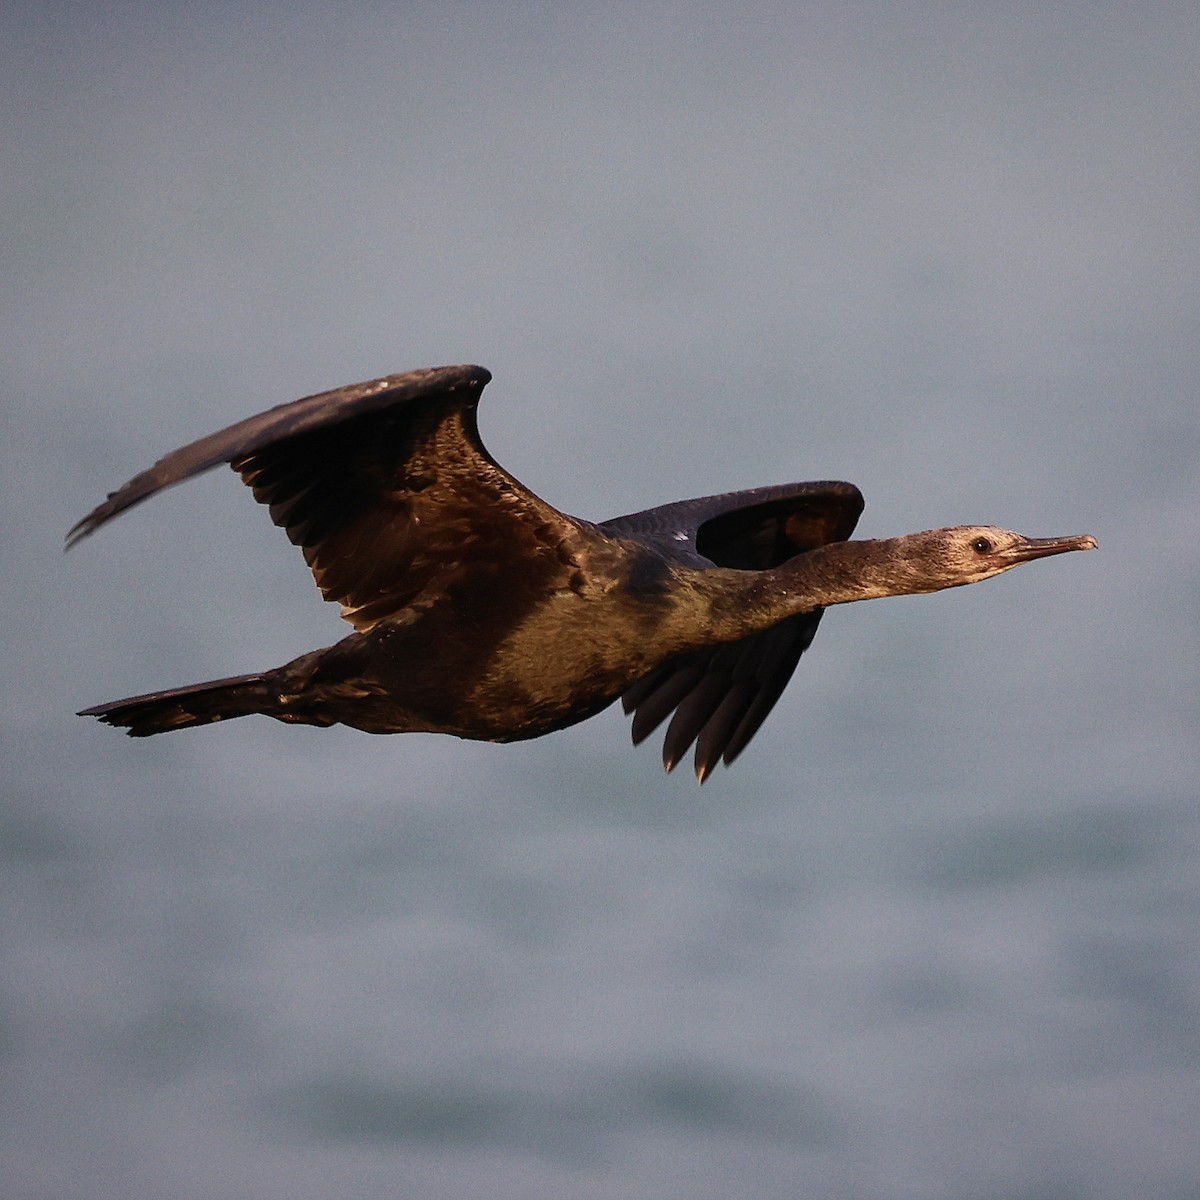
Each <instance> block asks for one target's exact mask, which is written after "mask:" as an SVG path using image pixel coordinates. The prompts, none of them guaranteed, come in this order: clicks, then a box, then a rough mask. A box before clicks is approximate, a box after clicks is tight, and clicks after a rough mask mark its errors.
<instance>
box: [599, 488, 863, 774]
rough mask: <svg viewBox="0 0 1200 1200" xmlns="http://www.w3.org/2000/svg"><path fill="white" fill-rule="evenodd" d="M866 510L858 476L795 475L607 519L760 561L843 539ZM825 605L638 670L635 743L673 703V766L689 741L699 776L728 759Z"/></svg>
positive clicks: (744, 564)
mask: <svg viewBox="0 0 1200 1200" xmlns="http://www.w3.org/2000/svg"><path fill="white" fill-rule="evenodd" d="M862 510H863V499H862V495H861V494H860V492H859V490H858V488H856V487H855V486H854V485H853V484H849V483H837V482H832V481H829V482H821V483H795V484H785V485H784V486H782V487H771V488H756V489H754V490H753V491H747V492H729V493H726V494H725V495H721V496H706V497H703V498H702V499H699V500H683V501H679V502H677V503H675V504H666V505H663V506H662V507H661V508H652V509H648V510H647V511H646V512H640V513H633V514H631V515H630V516H626V517H617V518H616V519H615V520H612V521H607V522H605V523H604V526H603V528H604V529H606V530H608V531H609V532H612V533H619V534H623V535H626V536H633V537H637V536H643V537H650V538H654V539H656V540H659V541H663V540H665V541H668V542H670V543H672V544H674V545H676V546H678V547H679V548H680V549H681V550H683V551H684V552H689V551H690V552H692V553H694V554H697V555H699V556H700V557H702V558H706V559H708V560H709V561H710V562H712V563H713V564H714V565H716V566H719V567H732V568H735V569H737V570H743V571H762V570H768V569H770V568H772V567H777V566H779V565H780V564H781V563H784V562H786V561H787V560H788V559H789V558H792V557H794V556H795V555H797V554H803V553H804V552H805V551H807V550H812V549H814V548H816V547H817V546H824V545H826V544H828V543H829V542H839V541H845V540H846V539H847V538H848V537H849V536H850V534H851V533H853V532H854V526H855V524H857V522H858V518H859V516H860V515H861V513H862ZM823 612H824V609H820V608H817V609H814V610H813V611H812V612H808V613H802V614H800V615H799V616H795V617H789V618H788V619H787V620H785V621H781V622H780V623H779V624H778V625H776V626H774V627H773V628H771V629H768V630H765V631H764V632H762V633H758V634H755V635H753V636H752V637H748V638H743V639H742V640H740V641H737V642H728V643H725V644H723V645H718V646H709V647H705V648H704V649H702V650H695V651H692V652H691V653H689V654H684V655H681V656H680V657H679V658H675V659H672V660H671V661H669V662H667V663H664V664H663V665H662V666H661V667H659V668H657V669H656V670H654V671H652V672H651V673H650V674H649V675H647V676H645V677H644V678H643V679H641V680H639V681H638V682H637V683H635V684H634V685H633V687H631V688H630V689H629V690H628V691H626V693H625V694H624V696H623V697H622V698H621V702H622V704H623V705H624V708H625V711H626V712H627V713H633V714H634V718H633V742H634V745H637V744H638V743H639V742H641V741H642V740H643V739H644V738H646V737H647V736H649V735H650V734H651V733H653V732H654V730H655V729H657V728H658V726H659V725H660V724H662V722H663V721H664V720H666V718H667V717H668V716H670V715H671V714H672V713H674V714H675V715H674V716H673V717H672V719H671V724H670V725H669V726H668V728H667V735H666V739H665V741H664V743H663V762H664V764H665V765H666V768H667V770H668V771H670V770H672V769H673V768H674V766H675V764H676V763H677V762H678V761H679V760H680V759H681V758H682V757H683V756H684V755H685V754H686V753H687V751H688V748H689V747H690V746H691V745H692V743H693V742H695V743H696V756H695V765H696V776H697V778H698V779H699V780H700V782H701V783H703V782H704V780H705V779H706V778H707V777H708V775H709V774H710V773H711V772H712V769H713V768H714V767H715V766H716V765H717V762H718V761H719V760H721V759H724V761H725V764H726V765H727V766H728V765H729V764H730V763H731V762H733V760H734V759H735V758H736V757H737V756H738V755H739V754H740V753H741V752H742V751H743V750H744V749H745V748H746V745H747V744H748V743H749V741H750V739H751V738H752V737H753V736H754V735H755V733H757V732H758V729H759V727H760V726H761V725H762V723H763V721H764V720H766V717H767V714H768V713H769V712H770V711H771V709H772V708H773V707H774V706H775V702H776V701H777V700H778V699H779V697H780V696H781V695H782V693H783V689H784V688H785V687H786V686H787V683H788V680H789V679H791V677H792V672H793V671H795V669H796V664H797V663H798V662H799V661H800V656H801V655H802V654H803V653H804V651H805V650H807V649H808V647H809V646H810V645H811V644H812V640H813V638H814V637H815V636H816V632H817V626H818V625H819V624H820V621H821V614H822V613H823Z"/></svg>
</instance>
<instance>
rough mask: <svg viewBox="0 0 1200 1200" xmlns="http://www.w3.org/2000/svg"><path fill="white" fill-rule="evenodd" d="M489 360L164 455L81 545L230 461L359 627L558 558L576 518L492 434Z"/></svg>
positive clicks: (107, 506)
mask: <svg viewBox="0 0 1200 1200" xmlns="http://www.w3.org/2000/svg"><path fill="white" fill-rule="evenodd" d="M490 378H491V376H490V374H489V373H488V372H487V371H486V370H484V368H482V367H476V366H460V367H436V368H433V369H431V370H424V371H410V372H408V373H407V374H404V375H389V376H386V377H384V378H382V379H375V380H371V381H369V382H367V383H358V384H351V385H350V386H348V387H343V388H337V389H335V390H334V391H330V392H322V393H321V394H319V395H316V396H309V397H306V398H305V399H303V400H297V401H295V402H293V403H291V404H284V405H280V406H279V407H278V408H273V409H270V410H269V411H267V412H264V413H260V414H259V415H258V416H255V417H250V418H249V419H248V420H245V421H241V422H239V423H238V424H236V425H231V426H230V427H229V428H228V429H224V430H222V431H220V432H219V433H214V434H212V435H211V436H209V437H206V438H201V439H200V440H199V441H197V442H193V443H191V445H188V446H184V447H183V448H182V449H180V450H176V451H174V452H173V453H171V454H168V455H166V456H165V457H164V458H161V459H160V460H159V461H158V462H157V463H155V464H154V466H153V467H151V468H150V470H148V471H145V472H143V473H142V474H141V475H137V476H135V477H134V478H133V479H131V480H130V481H129V482H128V483H127V484H125V485H124V487H122V488H119V489H118V490H117V491H116V492H114V493H112V494H111V495H110V496H109V497H108V499H107V500H106V501H105V502H104V503H103V504H101V505H100V506H99V507H98V508H96V509H95V510H94V511H93V512H91V513H89V514H88V515H87V516H86V517H84V518H83V520H82V521H80V522H79V523H78V524H77V525H76V526H75V527H74V528H73V529H72V530H71V532H70V533H69V534H68V538H67V545H68V546H72V545H74V544H75V543H76V542H78V541H80V540H81V539H82V538H85V537H87V536H88V535H89V534H90V533H93V532H94V531H95V530H96V529H98V528H99V527H100V526H101V525H103V524H104V523H105V522H107V521H109V520H111V519H112V518H113V517H115V516H116V515H117V514H118V513H121V512H123V511H124V510H125V509H127V508H130V507H131V506H133V505H134V504H137V503H139V502H140V501H142V500H145V499H146V498H147V497H148V496H151V495H153V494H154V493H155V492H158V491H161V490H162V489H163V488H166V487H170V486H171V485H172V484H175V483H179V482H181V481H182V480H184V479H188V478H190V477H191V476H193V475H197V474H199V473H200V472H202V471H206V470H208V469H209V468H210V467H213V466H216V465H217V464H218V463H222V462H228V463H230V464H231V465H232V466H233V468H234V469H235V470H236V471H237V472H238V473H239V474H240V475H241V477H242V479H243V480H244V481H245V482H246V483H247V484H249V486H250V487H251V488H252V489H253V491H254V496H255V499H257V500H258V501H259V502H260V503H262V504H266V505H268V506H269V509H270V513H271V519H272V520H273V521H274V522H275V524H276V525H279V526H280V527H282V528H283V529H284V530H285V531H286V533H287V535H288V537H289V539H290V540H291V541H292V542H293V543H294V544H295V545H297V546H299V547H300V548H301V549H302V550H303V552H304V557H305V560H306V561H307V562H308V565H309V567H310V568H311V569H312V572H313V575H314V577H315V578H316V581H317V585H318V586H319V587H320V589H321V592H322V593H323V594H324V596H325V598H326V599H327V600H335V601H337V602H338V603H340V604H341V606H342V615H343V616H344V617H346V619H347V620H349V621H350V622H351V623H352V624H353V625H354V627H355V628H356V629H360V630H361V629H367V628H370V627H371V626H372V625H373V624H375V622H377V621H378V620H379V619H380V618H381V617H384V616H387V615H389V614H391V613H394V612H396V611H397V610H398V609H400V608H402V607H404V606H405V605H408V604H413V603H418V604H420V603H424V602H426V601H428V602H432V601H434V600H436V598H437V597H439V596H441V595H444V594H445V592H446V591H447V590H448V589H449V588H451V587H453V585H454V583H455V581H456V580H459V579H462V578H464V577H465V576H467V575H471V576H472V577H475V578H478V577H479V576H480V575H482V574H488V573H495V574H497V575H498V574H499V572H500V570H501V569H502V563H504V562H508V563H511V562H513V561H520V560H522V559H523V558H526V557H528V556H535V557H541V556H551V557H552V556H553V554H554V548H555V546H556V545H557V543H558V541H559V540H560V539H561V538H562V537H565V536H567V535H568V534H569V533H570V531H571V529H572V528H573V526H572V525H571V522H570V521H569V519H568V518H566V517H565V516H563V515H562V514H561V513H559V512H557V511H556V510H555V509H553V508H551V507H550V506H549V505H548V504H545V503H544V502H543V501H541V500H539V499H538V498H537V497H536V496H534V495H533V494H532V493H531V492H529V491H528V490H527V489H526V488H525V487H523V486H522V485H521V484H520V483H518V482H517V480H515V479H514V478H513V477H512V476H511V475H509V474H508V473H507V472H505V471H504V470H503V469H502V468H501V467H500V466H498V465H497V463H496V462H495V461H494V460H493V459H492V457H491V456H490V455H489V454H488V452H487V451H486V450H485V449H484V446H483V443H482V442H481V441H480V439H479V430H478V427H477V425H476V421H475V409H476V406H477V405H478V403H479V397H480V394H481V393H482V391H483V388H484V386H485V385H486V384H487V382H488V380H489V379H490Z"/></svg>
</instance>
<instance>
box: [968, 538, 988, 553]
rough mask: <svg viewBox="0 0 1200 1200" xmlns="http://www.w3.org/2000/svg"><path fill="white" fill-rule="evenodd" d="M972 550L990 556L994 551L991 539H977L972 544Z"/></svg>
mask: <svg viewBox="0 0 1200 1200" xmlns="http://www.w3.org/2000/svg"><path fill="white" fill-rule="evenodd" d="M971 549H972V550H976V551H978V553H980V554H990V553H991V552H992V549H993V546H992V541H991V538H985V537H977V538H976V539H975V540H974V541H973V542H972V543H971Z"/></svg>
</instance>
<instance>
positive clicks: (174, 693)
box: [78, 675, 278, 737]
mask: <svg viewBox="0 0 1200 1200" xmlns="http://www.w3.org/2000/svg"><path fill="white" fill-rule="evenodd" d="M277 705H278V701H277V700H276V698H275V695H274V693H273V692H272V691H271V689H270V687H269V686H268V684H267V679H266V676H265V675H234V676H232V677H231V678H229V679H213V680H211V681H210V682H208V683H194V684H192V685H191V686H190V687H181V688H172V689H171V690H170V691H166V692H150V693H149V694H147V695H145V696H129V697H128V698H126V699H124V700H110V701H109V702H108V703H107V704H97V705H96V706H95V707H94V708H85V709H84V710H83V711H82V712H80V713H79V714H78V715H79V716H81V717H97V718H98V719H99V720H101V721H103V722H104V723H105V724H107V725H115V726H117V727H118V728H121V729H126V730H128V731H129V736H130V737H150V736H152V735H153V734H156V733H167V732H169V731H170V730H172V729H190V728H191V727H192V726H193V725H211V724H212V723H213V722H215V721H228V720H230V719H231V718H233V717H245V716H249V715H250V714H251V713H266V714H268V715H270V714H272V713H273V712H274V711H275V710H276V708H277Z"/></svg>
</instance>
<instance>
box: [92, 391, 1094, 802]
mask: <svg viewBox="0 0 1200 1200" xmlns="http://www.w3.org/2000/svg"><path fill="white" fill-rule="evenodd" d="M489 378H490V376H489V375H488V373H487V372H486V371H485V370H483V368H480V367H442V368H436V369H434V370H431V371H415V372H410V373H409V374H407V375H399V376H389V377H387V378H384V379H380V380H374V381H371V382H369V383H365V384H357V385H352V386H350V387H347V388H341V389H338V390H337V391H334V392H327V393H322V394H321V395H318V396H311V397H307V398H306V399H304V400H299V401H296V402H295V403H293V404H290V405H283V406H280V407H279V408H275V409H271V410H269V411H268V412H266V413H263V414H261V415H259V416H257V417H252V418H250V419H249V420H247V421H243V422H241V423H239V424H238V425H234V426H231V427H230V428H229V429H227V430H223V431H221V432H220V433H217V434H213V435H212V436H211V437H208V438H204V439H201V440H200V441H199V442H195V443H192V444H191V445H189V446H185V447H183V448H182V449H181V450H178V451H175V452H174V453H173V454H169V455H167V456H166V457H165V458H163V459H161V460H160V461H159V462H158V463H157V464H155V466H154V467H153V468H151V469H150V470H149V471H147V472H144V473H143V474H142V475H139V476H137V477H135V478H134V479H132V480H130V482H129V483H127V484H126V485H125V486H124V487H122V488H121V489H119V490H118V491H117V492H115V493H113V494H112V495H111V496H110V497H109V498H108V500H107V501H106V502H105V503H104V504H102V505H100V506H99V507H98V508H97V509H96V510H95V511H94V512H92V513H91V514H89V515H88V516H87V517H85V518H84V519H83V521H81V522H80V523H79V524H78V525H77V526H76V527H75V528H74V529H73V530H72V532H71V535H70V543H71V544H73V543H74V542H75V541H78V540H79V539H80V538H82V537H85V536H86V535H87V534H89V533H91V532H92V531H93V530H94V529H96V528H97V527H98V526H100V525H101V524H103V523H104V522H105V521H107V520H109V519H111V518H112V517H114V516H116V515H117V514H118V513H119V512H121V511H123V510H124V509H126V508H128V507H130V506H131V505H133V504H136V503H138V502H139V501H140V500H142V499H145V498H146V497H147V496H149V495H152V494H153V493H154V492H156V491H158V490H160V489H161V488H164V487H167V486H170V485H171V484H173V483H176V482H179V481H180V480H183V479H185V478H188V477H189V476H191V475H194V474H197V473H198V472H200V471H203V470H206V469H208V468H209V467H211V466H214V465H216V464H217V463H220V462H231V463H232V465H233V466H234V468H235V470H237V471H238V472H239V473H240V474H241V475H242V478H243V479H244V480H245V482H246V483H248V484H249V485H250V486H251V487H252V488H253V489H254V493H255V496H256V498H257V499H258V500H260V501H261V502H262V503H265V504H267V505H269V507H270V511H271V516H272V519H273V520H274V521H275V522H276V524H279V525H281V526H283V527H284V529H285V530H286V531H287V533H288V536H289V537H290V538H291V540H292V541H293V542H294V543H296V544H297V545H299V546H301V548H302V549H303V551H304V554H305V558H306V559H307V561H308V563H309V565H310V567H311V568H312V570H313V573H314V575H315V577H316V580H317V583H318V585H319V586H320V588H321V590H322V592H323V593H324V594H325V596H326V598H327V599H332V600H337V601H339V602H340V603H341V605H342V612H343V616H345V617H346V619H347V620H348V621H350V622H351V624H352V625H354V627H355V632H354V633H353V634H351V635H350V636H349V637H347V638H345V639H343V640H342V641H340V642H338V643H336V644H335V645H333V646H330V647H327V648H325V649H322V650H316V651H313V652H311V653H309V654H305V655H302V656H301V657H300V658H297V659H295V660H294V661H293V662H291V663H288V664H286V665H285V666H282V667H279V668H276V669H274V670H271V671H266V672H263V673H260V674H254V675H247V676H239V677H236V678H234V679H228V680H217V681H213V682H212V683H208V684H198V685H194V686H193V687H189V688H179V689H174V690H172V691H168V692H158V693H153V694H150V695H147V696H141V697H132V698H130V699H128V700H121V701H115V702H113V703H111V704H105V705H100V706H98V707H96V708H93V709H88V710H85V715H93V716H98V717H100V719H101V720H105V721H107V722H109V723H111V724H114V725H119V726H123V727H126V728H128V730H129V732H130V733H131V734H134V735H135V736H141V735H148V734H153V733H160V732H164V731H166V730H169V729H176V728H184V727H187V726H190V725H198V724H207V723H210V722H213V721H217V720H221V719H225V718H228V717H235V716H243V715H248V714H250V713H264V714H266V715H269V716H272V717H275V718H276V719H278V720H282V721H288V722H296V723H302V724H310V725H332V724H337V723H340V724H345V725H351V726H354V727H355V728H358V729H362V730H366V731H367V732H370V733H404V732H417V731H425V732H434V733H449V734H454V735H456V736H459V737H464V738H473V739H480V740H490V741H513V740H517V739H521V738H531V737H538V736H540V735H541V734H544V733H549V732H551V731H552V730H555V729H561V728H563V727H565V726H567V725H571V724H574V723H575V722H577V721H581V720H584V719H585V718H587V717H590V716H592V715H594V714H595V713H597V712H599V711H600V710H601V709H603V708H605V707H606V706H607V705H608V704H610V703H611V702H612V701H613V700H615V699H616V698H617V697H619V696H623V697H624V699H625V707H626V709H627V711H636V715H635V719H634V739H635V741H640V740H641V738H643V737H645V736H646V734H648V733H649V732H651V730H653V729H654V728H655V727H656V726H657V725H658V724H659V723H660V722H661V721H662V720H663V719H665V717H667V716H668V715H670V714H672V713H674V718H673V720H672V723H671V727H670V730H669V731H668V735H667V741H666V748H665V758H666V761H667V765H668V768H670V767H671V766H673V765H674V763H675V762H676V761H677V760H678V758H679V757H680V756H681V755H682V754H683V753H684V752H686V750H687V748H688V747H689V746H690V745H691V744H692V742H693V741H695V742H696V747H697V748H696V769H697V774H698V775H699V777H700V778H701V779H702V780H703V778H704V777H705V776H706V775H707V774H708V773H709V772H710V771H711V769H712V767H713V765H715V763H716V762H717V761H718V760H719V759H720V758H722V757H723V758H724V759H725V761H726V762H727V763H728V762H730V761H732V759H733V758H734V757H735V756H736V755H737V754H738V753H739V752H740V751H741V749H742V748H744V746H745V745H746V743H747V742H748V741H749V739H750V737H752V736H753V734H754V732H755V731H756V730H757V729H758V727H759V725H760V724H761V723H762V720H763V719H764V718H765V717H766V715H767V713H768V712H769V711H770V709H771V707H772V706H773V705H774V703H775V701H776V700H777V699H778V697H779V695H780V693H781V692H782V690H783V687H784V686H785V685H786V683H787V681H788V679H789V678H790V677H791V674H792V672H793V670H794V669H795V666H796V663H797V661H798V660H799V658H800V655H801V654H802V653H803V652H804V650H805V649H807V647H808V645H809V643H810V642H811V641H812V638H813V635H814V634H815V632H816V627H817V624H818V622H819V621H820V619H821V613H822V611H823V609H824V608H825V607H826V606H828V605H830V604H840V603H847V602H850V601H854V600H859V599H871V598H875V597H879V596H886V595H896V594H905V593H912V592H922V591H935V590H938V589H940V588H944V587H951V586H956V585H958V584H963V583H970V582H974V581H975V580H976V579H982V578H987V577H988V576H989V575H993V574H998V573H999V572H1000V571H1003V570H1007V569H1008V568H1009V567H1011V566H1015V565H1017V563H1018V562H1023V561H1026V560H1028V559H1030V558H1034V557H1041V556H1044V555H1046V554H1053V553H1059V552H1062V551H1065V550H1073V549H1087V548H1090V547H1091V546H1093V545H1094V544H1095V543H1094V541H1093V540H1092V539H1090V538H1068V539H1045V540H1042V541H1034V540H1031V539H1026V538H1022V537H1020V535H1017V534H1011V533H1008V532H1007V531H1004V530H998V529H993V528H990V527H959V528H956V529H946V530H932V531H927V532H925V533H921V534H911V535H908V537H907V538H895V539H891V540H889V541H886V542H869V541H868V542H861V541H860V542H851V541H848V540H847V539H849V537H850V534H851V532H852V531H853V529H854V525H855V523H856V522H857V520H858V516H859V514H860V513H861V511H862V497H861V496H860V494H859V492H858V490H857V489H856V488H855V487H853V485H851V484H847V483H838V482H821V483H801V484H790V485H784V486H782V487H773V488H758V489H754V490H752V491H746V492H735V493H729V494H726V495H722V496H711V497H704V498H701V499H698V500H690V501H681V502H676V503H674V504H668V505H665V506H663V507H661V508H656V509H650V510H647V511H646V512H643V513H635V514H631V515H630V516H626V517H619V518H615V519H613V520H611V521H607V522H603V523H600V524H592V523H590V522H587V521H583V520H579V519H577V518H573V517H569V516H567V515H566V514H564V513H561V512H558V511H557V510H556V509H554V508H552V507H551V506H549V505H548V504H546V503H544V502H543V501H542V500H540V499H538V498H537V497H536V496H534V495H533V494H532V493H530V492H529V491H528V490H527V489H525V488H524V487H523V486H522V485H521V484H520V483H518V482H517V481H516V480H515V479H513V478H512V476H510V475H508V474H507V473H506V472H505V471H504V470H503V469H502V468H500V467H499V466H498V465H497V464H496V463H495V462H494V460H492V459H491V457H490V456H489V455H488V454H487V452H486V450H485V449H484V448H483V445H482V443H481V442H480V440H479V435H478V431H477V429H476V425H475V407H476V404H477V403H478V399H479V395H480V393H481V391H482V389H483V387H484V385H485V384H486V383H487V381H488V379H489Z"/></svg>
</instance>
